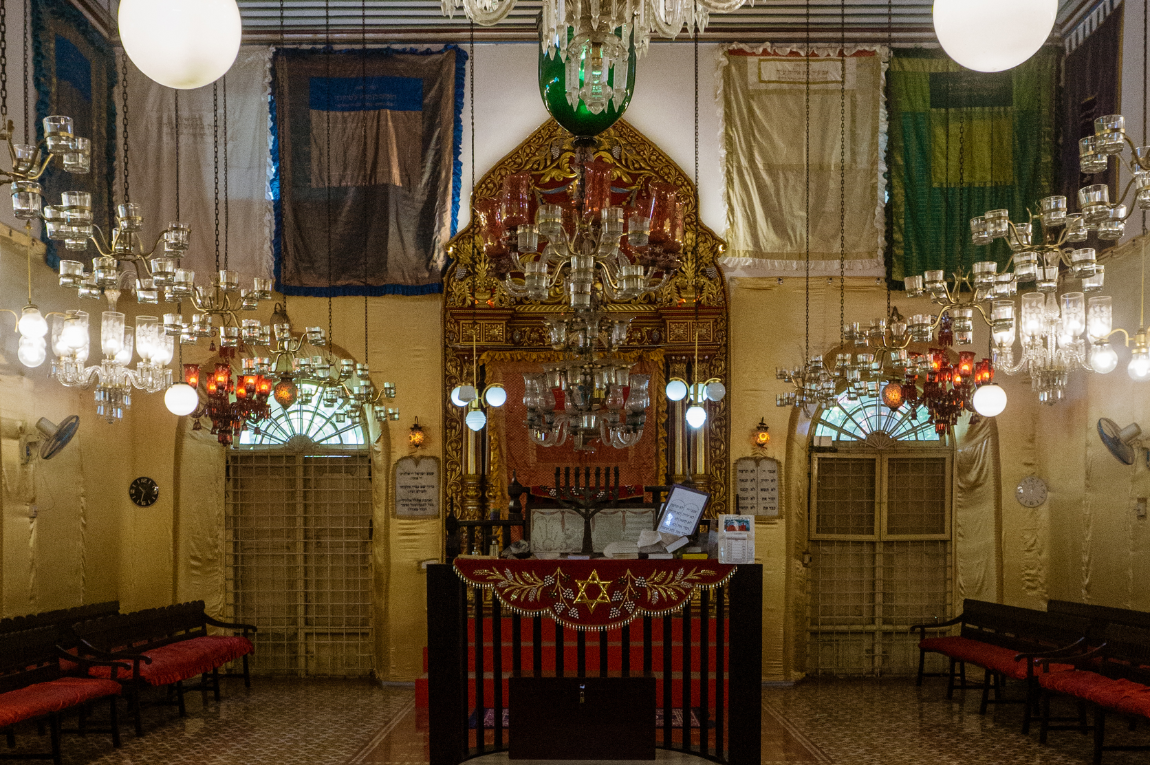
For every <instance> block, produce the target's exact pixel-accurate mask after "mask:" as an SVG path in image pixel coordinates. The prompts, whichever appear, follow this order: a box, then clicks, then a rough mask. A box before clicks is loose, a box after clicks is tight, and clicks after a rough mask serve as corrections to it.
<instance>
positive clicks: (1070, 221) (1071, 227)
mask: <svg viewBox="0 0 1150 765" xmlns="http://www.w3.org/2000/svg"><path fill="white" fill-rule="evenodd" d="M1089 235H1090V230H1089V229H1088V228H1087V226H1086V220H1085V219H1084V218H1083V217H1082V213H1068V214H1067V215H1066V241H1068V242H1085V241H1086V237H1088V236H1089Z"/></svg>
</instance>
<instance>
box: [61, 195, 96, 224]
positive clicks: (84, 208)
mask: <svg viewBox="0 0 1150 765" xmlns="http://www.w3.org/2000/svg"><path fill="white" fill-rule="evenodd" d="M60 208H61V209H62V211H63V213H64V220H65V222H67V223H70V224H73V225H76V224H84V223H91V222H92V195H91V194H89V193H88V192H87V191H65V192H64V193H63V194H61V195H60Z"/></svg>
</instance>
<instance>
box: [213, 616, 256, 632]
mask: <svg viewBox="0 0 1150 765" xmlns="http://www.w3.org/2000/svg"><path fill="white" fill-rule="evenodd" d="M204 621H205V622H207V623H208V624H210V625H212V626H213V627H222V628H224V629H230V630H243V631H244V637H247V636H248V633H249V632H258V631H259V630H258V629H257V628H256V626H255V625H254V624H231V623H229V622H221V621H220V620H219V619H213V618H212V617H210V616H208V615H207V614H204Z"/></svg>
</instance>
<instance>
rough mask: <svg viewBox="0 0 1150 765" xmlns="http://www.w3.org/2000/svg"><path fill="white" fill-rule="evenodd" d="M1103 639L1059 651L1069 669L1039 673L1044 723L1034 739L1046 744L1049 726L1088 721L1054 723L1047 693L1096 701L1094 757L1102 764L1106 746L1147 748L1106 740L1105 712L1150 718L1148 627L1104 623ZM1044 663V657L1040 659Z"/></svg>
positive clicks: (1148, 747)
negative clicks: (1085, 647) (1072, 650)
mask: <svg viewBox="0 0 1150 765" xmlns="http://www.w3.org/2000/svg"><path fill="white" fill-rule="evenodd" d="M1101 641H1102V642H1101V645H1099V646H1098V647H1097V648H1093V649H1090V650H1087V651H1085V652H1080V653H1079V654H1078V655H1076V656H1069V657H1068V656H1066V655H1065V654H1063V655H1060V656H1058V657H1057V658H1056V659H1054V661H1057V662H1059V663H1064V664H1065V663H1068V664H1070V665H1072V667H1073V669H1071V670H1070V671H1067V672H1050V673H1043V674H1039V675H1038V685H1039V689H1040V693H1041V700H1042V723H1041V728H1040V732H1039V738H1038V740H1039V741H1040V742H1041V743H1043V744H1045V743H1046V738H1047V732H1048V731H1051V730H1069V729H1078V730H1081V731H1083V732H1085V731H1086V730H1087V729H1088V728H1089V727H1091V726H1088V725H1087V724H1086V722H1085V720H1081V721H1079V723H1078V724H1077V725H1064V726H1055V725H1051V724H1050V723H1051V721H1052V720H1053V719H1055V718H1052V717H1051V716H1050V699H1051V697H1053V696H1059V695H1061V696H1069V697H1071V698H1074V699H1076V700H1078V701H1079V702H1086V703H1088V704H1092V705H1093V706H1094V725H1093V726H1092V727H1093V728H1094V763H1095V765H1101V762H1102V753H1103V752H1104V751H1148V750H1150V745H1144V746H1134V745H1121V746H1114V745H1111V746H1107V745H1106V743H1105V739H1106V718H1107V716H1108V715H1114V714H1117V715H1120V716H1123V717H1127V718H1129V719H1130V720H1131V722H1132V723H1133V722H1134V721H1136V720H1138V719H1150V629H1143V628H1140V627H1132V626H1130V625H1127V624H1108V625H1106V628H1105V630H1104V632H1103V633H1102V638H1101ZM1043 663H1045V660H1044V662H1043Z"/></svg>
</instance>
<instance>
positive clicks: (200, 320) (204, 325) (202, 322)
mask: <svg viewBox="0 0 1150 765" xmlns="http://www.w3.org/2000/svg"><path fill="white" fill-rule="evenodd" d="M192 334H193V335H195V336H196V337H211V336H212V317H211V316H210V315H209V314H206V313H196V314H192Z"/></svg>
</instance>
